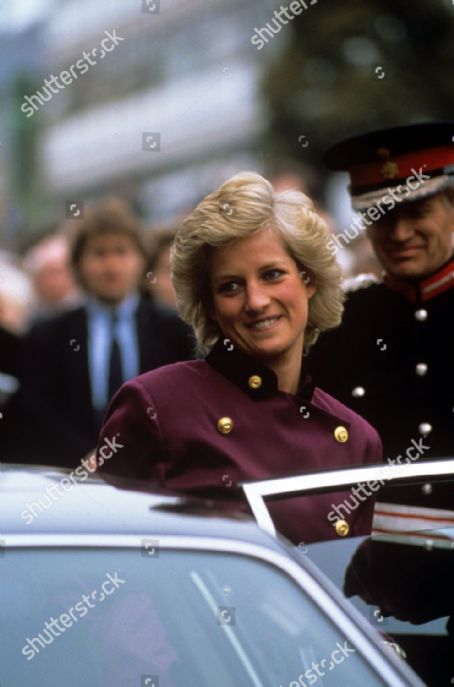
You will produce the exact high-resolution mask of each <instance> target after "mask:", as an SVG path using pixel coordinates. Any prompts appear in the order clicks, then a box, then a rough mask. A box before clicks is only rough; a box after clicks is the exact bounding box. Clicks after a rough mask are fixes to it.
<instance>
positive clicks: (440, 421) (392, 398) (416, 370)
mask: <svg viewBox="0 0 454 687" xmlns="http://www.w3.org/2000/svg"><path fill="white" fill-rule="evenodd" d="M453 313H454V260H451V261H450V262H449V263H448V264H446V265H444V266H443V267H442V268H440V270H438V271H437V272H436V273H435V274H433V275H431V276H430V277H428V278H427V279H424V280H423V281H421V282H419V283H413V284H411V283H409V284H408V288H399V290H397V285H395V284H393V283H392V282H391V281H387V282H385V283H382V284H372V285H369V286H367V287H366V288H360V289H359V290H357V291H354V292H352V293H350V294H349V295H348V300H347V303H346V308H345V314H344V319H343V322H342V325H341V326H340V327H339V328H338V329H335V330H333V331H331V332H327V333H326V334H323V335H322V336H321V337H320V340H319V341H318V342H317V343H316V345H315V346H314V348H313V349H312V350H311V352H310V354H309V357H308V360H307V366H308V369H309V370H310V372H311V374H312V375H313V377H314V379H315V380H316V382H317V384H318V385H320V386H321V387H322V388H323V389H326V391H328V392H329V393H330V394H333V395H334V396H336V398H339V399H340V400H341V401H342V402H343V403H346V404H347V405H349V406H351V407H352V408H353V409H354V410H355V411H356V412H357V413H359V414H360V415H362V416H363V417H365V418H366V419H367V420H368V421H369V422H370V423H372V424H373V425H374V427H376V428H377V430H378V431H379V433H380V436H381V438H382V440H383V445H384V452H385V457H386V458H389V459H390V460H396V459H397V460H398V457H399V456H401V459H402V461H403V462H405V461H407V460H408V459H407V458H406V457H405V456H406V452H407V449H408V448H409V447H410V446H411V445H412V440H413V441H415V440H416V441H421V440H422V439H423V440H424V446H425V447H428V448H426V449H425V451H424V453H423V455H422V456H421V460H427V459H430V458H438V457H440V458H442V457H449V456H454V317H453ZM380 500H384V501H390V502H393V503H406V504H408V503H411V504H414V505H420V506H426V507H436V508H450V509H451V508H452V504H453V502H454V489H453V487H452V484H447V485H442V484H440V483H438V484H431V485H422V486H417V487H416V486H415V487H411V488H410V487H397V488H396V487H393V488H389V489H385V490H384V491H383V493H381V494H380Z"/></svg>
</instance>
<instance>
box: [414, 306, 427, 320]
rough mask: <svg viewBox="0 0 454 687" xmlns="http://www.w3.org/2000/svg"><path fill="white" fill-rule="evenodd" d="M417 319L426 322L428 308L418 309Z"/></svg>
mask: <svg viewBox="0 0 454 687" xmlns="http://www.w3.org/2000/svg"><path fill="white" fill-rule="evenodd" d="M415 319H416V320H418V321H419V322H424V321H425V320H427V310H425V309H424V308H420V309H419V310H416V312H415Z"/></svg>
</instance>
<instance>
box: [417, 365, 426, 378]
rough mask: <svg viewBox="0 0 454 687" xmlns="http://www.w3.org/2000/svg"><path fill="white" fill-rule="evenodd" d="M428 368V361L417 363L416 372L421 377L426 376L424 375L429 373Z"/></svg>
mask: <svg viewBox="0 0 454 687" xmlns="http://www.w3.org/2000/svg"><path fill="white" fill-rule="evenodd" d="M428 369H429V367H428V365H426V363H418V364H417V365H416V374H417V375H419V376H420V377H424V375H425V374H427V370H428Z"/></svg>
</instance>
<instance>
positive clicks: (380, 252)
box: [367, 193, 454, 279]
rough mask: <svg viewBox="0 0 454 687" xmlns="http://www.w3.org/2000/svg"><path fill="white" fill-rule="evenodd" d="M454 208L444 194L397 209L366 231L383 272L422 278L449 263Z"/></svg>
mask: <svg viewBox="0 0 454 687" xmlns="http://www.w3.org/2000/svg"><path fill="white" fill-rule="evenodd" d="M453 231H454V208H453V206H452V205H451V203H449V201H448V199H447V197H446V196H445V194H444V193H439V194H437V195H435V196H432V197H431V198H427V199H425V200H419V201H414V202H411V203H407V204H405V205H401V206H397V207H396V208H395V209H394V210H391V211H389V212H387V213H386V214H385V215H383V217H382V218H381V219H380V220H379V221H378V222H375V223H374V224H373V225H372V226H371V227H369V229H368V230H367V234H368V236H369V239H370V240H371V242H372V246H373V248H374V251H375V254H376V256H377V258H378V260H379V261H380V263H381V265H382V267H383V268H384V269H385V271H386V272H387V273H388V274H389V275H391V276H394V277H398V278H400V279H418V278H424V277H425V276H428V275H430V274H431V273H432V272H435V271H436V270H437V269H438V268H439V267H440V265H442V264H443V263H444V262H446V261H447V260H449V257H450V256H451V254H452V250H453V243H452V238H453Z"/></svg>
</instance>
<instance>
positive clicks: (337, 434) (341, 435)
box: [334, 425, 348, 444]
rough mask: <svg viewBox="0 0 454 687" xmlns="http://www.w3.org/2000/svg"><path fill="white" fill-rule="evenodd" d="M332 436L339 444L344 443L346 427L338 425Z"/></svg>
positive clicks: (346, 433)
mask: <svg viewBox="0 0 454 687" xmlns="http://www.w3.org/2000/svg"><path fill="white" fill-rule="evenodd" d="M334 438H335V439H336V441H338V442H339V444H345V442H346V441H348V429H347V428H346V427H343V426H342V425H339V427H336V429H335V430H334Z"/></svg>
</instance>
